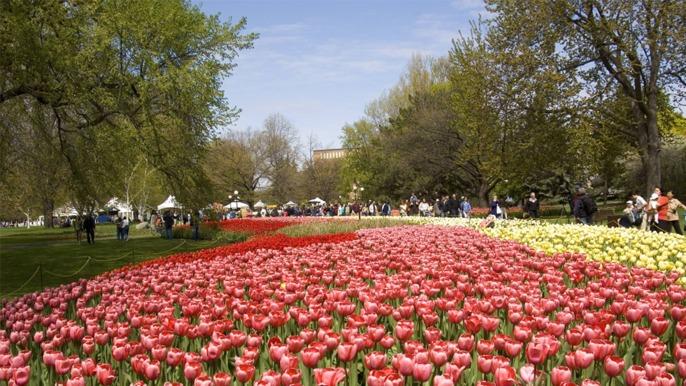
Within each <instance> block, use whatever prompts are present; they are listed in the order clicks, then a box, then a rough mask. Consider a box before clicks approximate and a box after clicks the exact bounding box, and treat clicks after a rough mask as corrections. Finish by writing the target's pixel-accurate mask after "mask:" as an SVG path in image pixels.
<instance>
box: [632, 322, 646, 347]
mask: <svg viewBox="0 0 686 386" xmlns="http://www.w3.org/2000/svg"><path fill="white" fill-rule="evenodd" d="M633 338H634V342H636V343H638V344H639V345H641V346H642V345H643V344H644V343H645V342H647V341H648V339H649V338H650V330H649V329H648V328H646V327H636V328H635V329H634V334H633Z"/></svg>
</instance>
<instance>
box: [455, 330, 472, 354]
mask: <svg viewBox="0 0 686 386" xmlns="http://www.w3.org/2000/svg"><path fill="white" fill-rule="evenodd" d="M457 347H459V349H460V350H464V351H472V348H474V335H471V334H467V333H465V334H462V335H460V337H459V338H457Z"/></svg>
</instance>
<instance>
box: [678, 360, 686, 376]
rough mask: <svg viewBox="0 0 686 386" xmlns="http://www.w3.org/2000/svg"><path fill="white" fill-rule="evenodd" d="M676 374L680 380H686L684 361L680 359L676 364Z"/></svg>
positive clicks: (685, 364) (685, 363) (685, 361)
mask: <svg viewBox="0 0 686 386" xmlns="http://www.w3.org/2000/svg"><path fill="white" fill-rule="evenodd" d="M676 369H677V372H678V373H679V376H680V377H681V378H686V360H685V359H680V360H679V361H678V362H677V364H676Z"/></svg>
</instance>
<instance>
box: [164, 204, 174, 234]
mask: <svg viewBox="0 0 686 386" xmlns="http://www.w3.org/2000/svg"><path fill="white" fill-rule="evenodd" d="M162 220H163V221H164V236H165V238H166V239H167V240H171V239H173V238H174V232H173V227H174V217H172V215H171V213H169V211H166V212H165V213H164V216H163V217H162Z"/></svg>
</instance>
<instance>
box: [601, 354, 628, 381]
mask: <svg viewBox="0 0 686 386" xmlns="http://www.w3.org/2000/svg"><path fill="white" fill-rule="evenodd" d="M603 369H604V370H605V374H607V375H608V376H609V377H611V378H612V377H616V376H618V375H619V374H621V373H622V372H623V371H624V359H622V358H620V357H616V356H608V357H606V358H605V361H604V362H603Z"/></svg>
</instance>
